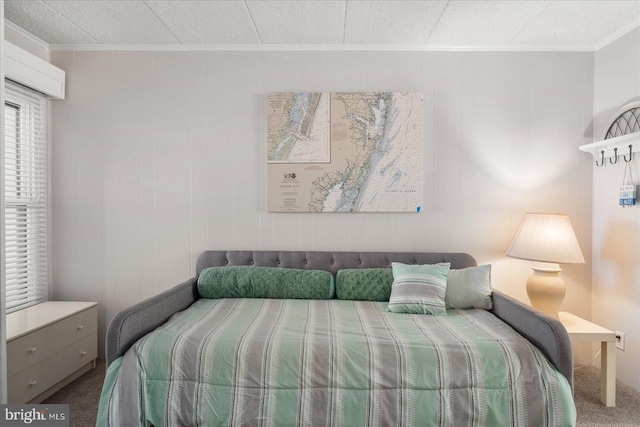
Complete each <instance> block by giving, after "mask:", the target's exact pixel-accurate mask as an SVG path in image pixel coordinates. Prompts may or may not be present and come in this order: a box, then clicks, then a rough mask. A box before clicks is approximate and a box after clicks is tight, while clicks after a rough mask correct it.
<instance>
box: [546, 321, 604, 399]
mask: <svg viewBox="0 0 640 427" xmlns="http://www.w3.org/2000/svg"><path fill="white" fill-rule="evenodd" d="M558 316H559V317H560V322H561V323H562V324H563V325H564V327H565V329H566V330H567V332H568V333H569V337H570V338H571V340H573V341H600V345H601V349H602V350H601V352H600V375H601V377H600V401H601V402H602V404H603V405H605V406H616V333H615V332H613V331H610V330H608V329H605V328H603V327H602V326H599V325H596V324H595V323H591V322H589V321H588V320H584V319H583V318H581V317H578V316H576V315H574V314H571V313H567V312H566V311H561V312H560V313H558Z"/></svg>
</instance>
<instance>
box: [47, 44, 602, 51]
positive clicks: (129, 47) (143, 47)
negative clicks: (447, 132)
mask: <svg viewBox="0 0 640 427" xmlns="http://www.w3.org/2000/svg"><path fill="white" fill-rule="evenodd" d="M49 49H50V50H51V51H160V52H165V51H166V52H176V51H177V52H193V51H221V52H293V51H304V52H308V51H312V52H326V51H332V52H335V51H338V52H354V51H362V52H593V50H594V49H593V47H592V46H433V45H400V44H398V45H374V44H372V45H349V44H326V45H325V44H304V45H285V44H283V45H273V44H272V45H268V44H265V45H248V44H247V45H205V44H203V45H186V44H162V45H160V44H51V45H49Z"/></svg>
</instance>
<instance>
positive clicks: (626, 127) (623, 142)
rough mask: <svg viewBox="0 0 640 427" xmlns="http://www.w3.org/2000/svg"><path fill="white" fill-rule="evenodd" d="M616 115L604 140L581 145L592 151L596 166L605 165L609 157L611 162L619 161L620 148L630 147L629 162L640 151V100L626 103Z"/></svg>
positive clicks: (585, 149)
mask: <svg viewBox="0 0 640 427" xmlns="http://www.w3.org/2000/svg"><path fill="white" fill-rule="evenodd" d="M614 117H615V119H614V120H613V122H612V123H611V126H609V129H607V132H606V134H605V139H604V140H602V141H598V142H594V143H591V144H586V145H581V146H580V147H579V148H580V150H582V151H584V152H586V153H591V155H592V156H593V158H594V159H595V160H596V166H604V165H605V158H607V157H609V158H610V159H609V163H611V164H616V163H618V148H620V149H627V148H628V149H629V159H628V160H627V156H626V155H625V156H624V160H625V162H627V163H628V162H630V161H631V160H633V153H637V152H640V101H636V102H632V103H630V104H627V105H625V106H624V107H623V108H621V109H620V110H619V111H618V113H617V114H616V116H614ZM611 157H615V159H611Z"/></svg>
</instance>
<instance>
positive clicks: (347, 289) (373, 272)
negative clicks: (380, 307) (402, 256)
mask: <svg viewBox="0 0 640 427" xmlns="http://www.w3.org/2000/svg"><path fill="white" fill-rule="evenodd" d="M392 283H393V271H392V270H391V269H390V268H354V269H343V270H338V273H337V274H336V295H337V296H338V298H339V299H344V300H353V301H389V295H390V294H391V284H392Z"/></svg>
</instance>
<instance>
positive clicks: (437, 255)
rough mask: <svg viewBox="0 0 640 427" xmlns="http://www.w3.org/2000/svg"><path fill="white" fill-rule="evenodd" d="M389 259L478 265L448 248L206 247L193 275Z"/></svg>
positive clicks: (367, 264) (361, 264)
mask: <svg viewBox="0 0 640 427" xmlns="http://www.w3.org/2000/svg"><path fill="white" fill-rule="evenodd" d="M392 262H402V263H404V264H436V263H439V262H449V263H451V268H466V267H474V266H476V265H477V263H476V260H475V259H474V258H473V257H472V256H471V255H469V254H465V253H447V252H304V251H206V252H203V253H201V254H200V256H198V260H197V261H196V276H199V275H200V272H201V271H202V270H203V269H205V268H207V267H220V266H224V265H256V266H260V267H282V268H299V269H303V270H327V271H330V272H331V273H333V274H336V273H337V272H338V270H341V269H344V268H381V267H389V268H390V267H391V263H392Z"/></svg>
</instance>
